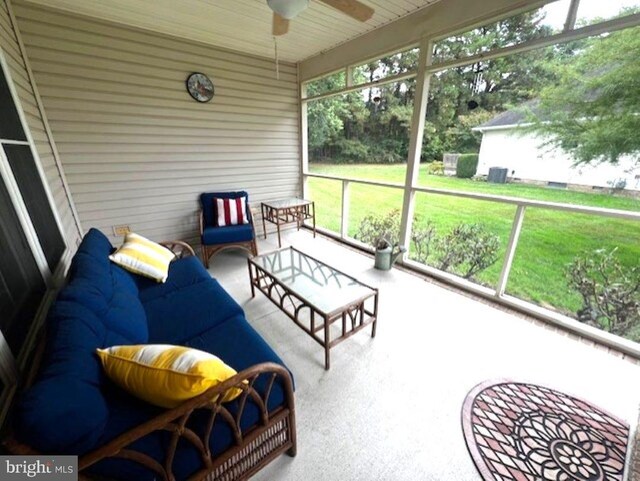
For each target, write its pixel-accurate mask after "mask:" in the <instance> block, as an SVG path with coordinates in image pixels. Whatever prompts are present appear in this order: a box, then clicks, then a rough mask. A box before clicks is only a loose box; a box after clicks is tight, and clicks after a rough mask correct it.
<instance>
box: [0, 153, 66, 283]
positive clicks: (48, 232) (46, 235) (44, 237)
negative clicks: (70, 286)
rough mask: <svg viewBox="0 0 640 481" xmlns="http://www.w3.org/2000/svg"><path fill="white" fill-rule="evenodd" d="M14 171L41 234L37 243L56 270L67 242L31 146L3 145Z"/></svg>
mask: <svg viewBox="0 0 640 481" xmlns="http://www.w3.org/2000/svg"><path fill="white" fill-rule="evenodd" d="M3 148H4V151H5V154H6V156H7V159H8V160H9V165H10V166H11V170H12V171H13V176H14V177H15V179H16V182H17V184H18V187H19V188H20V194H21V195H22V199H23V200H24V203H25V205H26V206H27V211H28V212H29V217H31V222H32V223H33V227H34V228H35V230H36V233H37V234H38V240H39V241H40V245H41V246H42V250H43V251H44V255H45V257H46V258H47V263H48V264H49V269H51V272H53V271H55V269H56V267H57V266H58V263H59V262H60V259H61V258H62V254H63V253H64V250H65V244H64V239H63V238H62V234H61V233H60V229H58V224H57V223H56V219H55V217H54V214H53V210H52V209H51V204H50V203H49V198H48V197H47V193H46V191H45V189H44V186H43V185H42V178H41V177H40V174H39V173H38V169H37V167H36V163H35V159H34V158H33V155H32V153H31V148H30V147H29V146H28V145H7V144H5V145H4V146H3Z"/></svg>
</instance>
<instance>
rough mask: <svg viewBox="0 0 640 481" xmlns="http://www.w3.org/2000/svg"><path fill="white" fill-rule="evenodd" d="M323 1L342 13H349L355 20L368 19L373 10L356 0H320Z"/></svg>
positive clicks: (363, 20) (364, 20)
mask: <svg viewBox="0 0 640 481" xmlns="http://www.w3.org/2000/svg"><path fill="white" fill-rule="evenodd" d="M320 1H321V2H323V3H326V4H327V5H329V6H330V7H333V8H335V9H336V10H340V11H341V12H342V13H344V14H346V15H349V16H350V17H352V18H355V19H356V20H359V21H361V22H366V21H367V20H369V19H370V18H371V17H372V16H373V14H374V13H375V10H374V9H373V8H371V7H369V6H368V5H365V4H364V3H362V2H358V0H320Z"/></svg>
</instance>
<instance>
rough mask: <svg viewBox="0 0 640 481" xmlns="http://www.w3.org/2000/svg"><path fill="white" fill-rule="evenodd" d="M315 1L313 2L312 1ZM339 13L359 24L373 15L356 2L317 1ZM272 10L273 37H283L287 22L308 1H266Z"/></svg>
mask: <svg viewBox="0 0 640 481" xmlns="http://www.w3.org/2000/svg"><path fill="white" fill-rule="evenodd" d="M314 1H315V0H314ZM318 1H320V2H322V3H325V4H327V5H329V6H330V7H333V8H335V9H336V10H339V11H341V12H342V13H344V14H345V15H348V16H350V17H351V18H354V19H356V20H359V21H360V22H366V21H367V20H369V19H370V18H371V17H372V16H373V13H374V11H375V10H374V9H373V8H371V7H369V6H367V5H365V4H364V3H362V2H359V1H358V0H318ZM267 4H268V5H269V8H271V10H273V35H275V36H280V35H284V34H285V33H287V32H288V31H289V20H291V19H292V18H294V17H296V16H297V15H298V14H299V13H301V12H302V11H303V10H304V9H305V8H307V7H308V6H309V0H267Z"/></svg>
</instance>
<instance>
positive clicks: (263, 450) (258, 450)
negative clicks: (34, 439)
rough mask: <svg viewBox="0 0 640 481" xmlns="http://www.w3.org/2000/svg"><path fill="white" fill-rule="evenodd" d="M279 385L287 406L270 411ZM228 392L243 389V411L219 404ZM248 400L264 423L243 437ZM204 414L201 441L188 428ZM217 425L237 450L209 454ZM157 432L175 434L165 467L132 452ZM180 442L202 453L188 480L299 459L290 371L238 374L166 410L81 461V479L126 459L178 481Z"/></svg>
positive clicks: (14, 445)
mask: <svg viewBox="0 0 640 481" xmlns="http://www.w3.org/2000/svg"><path fill="white" fill-rule="evenodd" d="M261 376H267V379H268V381H267V389H266V391H265V392H264V393H263V394H260V393H259V392H258V391H257V390H256V389H255V388H254V386H255V382H256V380H257V379H258V378H259V377H261ZM276 380H279V381H280V382H282V386H283V388H284V394H285V399H284V405H283V406H279V407H277V408H276V409H275V410H273V411H269V409H268V402H269V396H270V394H271V390H272V388H273V385H274V383H275V382H276ZM230 388H239V389H241V390H242V394H241V395H240V397H239V398H238V403H239V404H238V405H239V409H238V411H237V412H236V413H235V415H234V414H233V413H232V412H231V411H229V410H228V409H227V408H226V407H225V405H224V404H223V403H222V401H221V400H222V398H223V394H224V393H225V392H226V391H227V390H228V389H230ZM249 398H251V400H252V401H253V402H254V403H255V404H256V405H257V406H258V407H259V410H260V422H259V424H258V425H257V426H254V427H253V428H251V429H249V430H248V431H246V432H243V431H242V430H241V428H240V420H241V419H242V415H243V413H244V409H245V406H246V403H247V401H248V400H249ZM202 409H204V410H207V411H209V416H208V419H207V424H206V429H205V430H204V433H203V435H202V436H199V435H198V434H197V433H196V432H195V431H193V430H192V429H190V428H189V427H188V426H187V425H188V422H189V419H190V418H191V416H192V414H193V413H194V411H196V410H202ZM216 420H220V422H225V423H227V424H228V426H229V427H230V429H231V431H232V432H233V434H234V440H235V442H234V445H232V446H231V447H229V448H228V449H227V450H226V451H224V452H223V453H221V454H220V455H218V456H217V457H215V458H214V457H212V455H211V451H210V449H209V440H210V437H211V434H212V431H213V426H214V424H215V422H216ZM155 431H168V432H170V433H172V437H171V442H170V443H169V448H168V449H167V452H166V453H165V459H164V463H159V462H158V461H156V460H155V459H153V458H151V457H150V456H148V455H146V454H144V453H141V452H139V451H136V450H135V449H132V448H131V447H130V446H131V444H132V443H134V442H135V441H136V440H138V439H140V438H142V437H144V436H146V435H148V434H151V433H153V432H155ZM180 439H185V440H186V441H188V442H190V443H191V444H192V446H193V447H194V448H195V449H197V450H198V452H199V454H200V456H201V459H202V462H203V465H204V467H203V468H202V469H200V470H199V471H198V472H196V473H195V474H194V475H193V476H191V477H190V478H189V481H199V480H202V479H205V478H206V479H210V480H212V481H213V480H216V481H218V480H220V481H240V480H246V479H248V478H249V477H250V476H252V475H253V474H255V473H256V472H258V471H259V470H260V469H262V468H263V467H264V466H266V465H267V464H268V463H270V462H271V461H272V460H274V459H275V458H276V457H278V456H279V455H281V454H283V453H285V452H286V453H287V454H288V455H289V456H295V455H296V450H297V443H296V425H295V407H294V397H293V383H292V381H291V375H290V374H289V371H287V370H286V369H285V368H284V367H282V366H281V365H279V364H275V363H262V364H256V365H255V366H251V367H250V368H248V369H245V370H244V371H241V372H239V373H238V374H236V375H235V376H233V377H232V378H230V379H227V380H226V381H224V382H222V383H220V384H218V385H217V386H214V387H213V388H211V389H209V390H208V391H206V392H205V393H203V394H201V395H200V396H198V397H195V398H193V399H190V400H189V401H186V402H184V403H183V404H181V405H180V406H178V407H176V408H174V409H170V410H167V411H166V412H164V413H162V414H160V415H158V416H157V417H155V418H153V419H150V420H149V421H147V422H145V423H143V424H140V425H139V426H136V427H135V428H133V429H131V430H129V431H127V432H125V433H123V434H121V435H120V436H118V437H117V438H115V439H113V440H112V441H110V442H109V443H107V444H105V445H104V446H101V447H99V448H98V449H96V450H94V451H92V452H90V453H87V454H85V455H83V456H81V457H80V458H79V460H78V471H79V476H80V479H87V480H89V479H92V477H91V475H90V474H87V472H86V470H87V468H89V467H91V466H92V465H94V464H96V463H97V462H99V461H101V460H103V459H107V458H122V459H128V460H130V461H133V462H136V463H139V464H141V465H143V466H145V467H146V468H149V469H150V470H152V471H154V472H155V473H156V474H157V475H158V476H159V479H162V480H164V481H175V480H176V478H175V476H174V474H173V469H172V466H173V461H174V459H175V456H176V448H177V446H178V441H179V440H180ZM4 445H5V447H6V448H7V450H8V451H9V452H10V453H12V454H19V455H39V454H43V453H38V452H37V451H36V450H34V449H32V448H31V447H29V446H27V445H24V444H21V443H19V442H18V441H16V440H15V439H14V438H13V437H10V438H9V439H8V440H7V441H5V443H4Z"/></svg>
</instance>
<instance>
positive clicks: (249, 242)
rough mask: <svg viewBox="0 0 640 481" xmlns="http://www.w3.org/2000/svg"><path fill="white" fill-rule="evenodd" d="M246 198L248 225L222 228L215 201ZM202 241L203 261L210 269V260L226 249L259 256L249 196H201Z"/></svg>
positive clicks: (225, 194) (232, 193) (222, 194)
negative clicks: (237, 249)
mask: <svg viewBox="0 0 640 481" xmlns="http://www.w3.org/2000/svg"><path fill="white" fill-rule="evenodd" d="M240 197H245V198H246V200H247V202H246V213H245V214H246V216H247V219H248V220H249V223H248V224H239V225H228V226H224V227H220V226H218V225H217V222H216V215H217V213H216V207H215V200H214V199H237V198H240ZM200 241H201V244H202V261H203V262H204V265H205V266H206V267H207V268H208V267H209V260H210V259H211V257H213V256H214V255H215V254H217V253H218V252H221V251H223V250H224V249H229V248H233V247H239V248H242V249H245V250H246V251H248V252H249V253H250V254H251V255H254V256H256V255H258V246H257V244H256V232H255V228H254V225H253V216H252V215H251V209H250V208H249V194H247V193H246V192H244V191H238V192H206V193H203V194H200Z"/></svg>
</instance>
